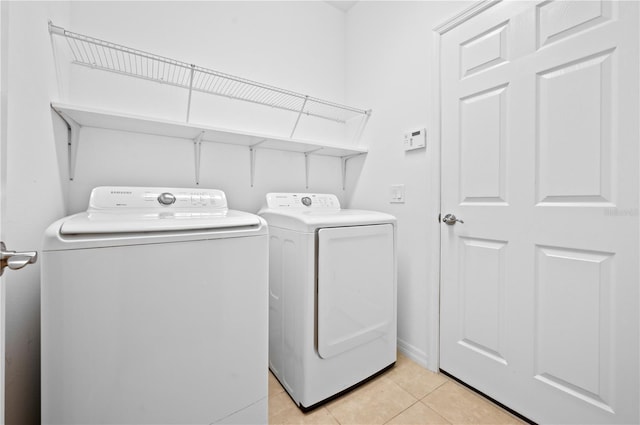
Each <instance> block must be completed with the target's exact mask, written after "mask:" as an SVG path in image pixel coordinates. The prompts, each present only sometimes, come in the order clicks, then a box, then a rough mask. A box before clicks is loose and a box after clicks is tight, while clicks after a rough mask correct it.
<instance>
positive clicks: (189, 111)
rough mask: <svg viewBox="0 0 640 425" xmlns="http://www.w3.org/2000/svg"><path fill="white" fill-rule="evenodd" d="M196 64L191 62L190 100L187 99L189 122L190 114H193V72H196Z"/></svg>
mask: <svg viewBox="0 0 640 425" xmlns="http://www.w3.org/2000/svg"><path fill="white" fill-rule="evenodd" d="M195 69H196V66H195V65H193V64H191V76H190V77H189V100H187V122H189V116H190V115H191V94H192V93H193V74H194V73H195Z"/></svg>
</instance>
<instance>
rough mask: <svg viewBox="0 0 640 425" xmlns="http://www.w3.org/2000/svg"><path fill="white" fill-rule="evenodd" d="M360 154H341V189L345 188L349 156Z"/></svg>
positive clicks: (358, 154) (353, 156)
mask: <svg viewBox="0 0 640 425" xmlns="http://www.w3.org/2000/svg"><path fill="white" fill-rule="evenodd" d="M360 155H362V154H361V153H356V154H353V155H346V156H341V157H340V161H342V190H345V188H346V186H347V162H348V161H349V160H350V159H351V158H355V157H356V156H360Z"/></svg>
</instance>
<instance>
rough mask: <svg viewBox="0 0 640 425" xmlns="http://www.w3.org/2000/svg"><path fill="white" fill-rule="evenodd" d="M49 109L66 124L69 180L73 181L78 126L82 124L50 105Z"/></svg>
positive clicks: (78, 138)
mask: <svg viewBox="0 0 640 425" xmlns="http://www.w3.org/2000/svg"><path fill="white" fill-rule="evenodd" d="M51 109H53V111H54V112H55V113H56V114H57V115H58V116H59V117H60V119H62V121H64V123H65V124H66V125H67V163H68V167H69V169H68V172H69V180H70V181H73V179H74V177H75V172H76V158H77V156H78V144H79V140H80V128H82V126H81V125H80V124H78V123H77V122H76V121H75V120H74V119H73V118H71V117H70V116H68V115H67V114H65V113H64V112H61V111H58V110H57V109H56V108H54V107H53V106H51Z"/></svg>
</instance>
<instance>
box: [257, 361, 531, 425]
mask: <svg viewBox="0 0 640 425" xmlns="http://www.w3.org/2000/svg"><path fill="white" fill-rule="evenodd" d="M523 423H524V422H522V421H521V420H519V419H518V418H516V417H514V416H512V415H511V414H509V413H508V412H506V411H505V410H503V409H501V408H500V407H498V406H496V405H495V404H493V403H491V402H490V401H488V400H486V399H484V398H483V397H480V396H479V395H477V394H475V393H474V392H472V391H470V390H468V389H467V388H465V387H463V386H462V385H460V384H458V383H456V382H455V381H453V380H451V379H449V378H447V377H446V376H444V375H441V374H437V373H433V372H430V371H428V370H426V369H424V368H422V367H421V366H419V365H418V364H416V363H414V362H413V361H411V360H409V359H408V358H407V357H405V356H403V355H402V354H400V353H398V360H397V362H396V365H395V367H393V368H392V369H390V370H388V371H387V372H385V373H384V374H382V375H380V376H378V377H377V378H375V379H373V380H371V381H369V382H368V383H366V384H364V385H362V386H360V387H358V388H356V389H354V390H353V391H351V392H349V393H347V394H345V395H343V396H342V397H340V398H338V399H336V400H333V401H331V402H329V403H327V404H325V405H322V406H320V407H318V408H316V409H314V410H313V411H311V412H309V413H306V414H305V413H302V411H300V409H299V408H298V407H297V406H296V405H295V404H294V403H293V401H292V400H291V398H290V397H289V395H288V394H287V393H286V392H285V391H284V389H283V388H282V386H281V385H280V383H279V382H278V380H277V379H276V378H275V377H274V376H273V375H272V374H271V373H269V424H271V425H275V424H282V425H284V424H341V425H346V424H363V425H378V424H379V425H382V424H394V425H396V424H397V425H400V424H412V425H427V424H523Z"/></svg>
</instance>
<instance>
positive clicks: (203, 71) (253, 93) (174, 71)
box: [49, 22, 371, 137]
mask: <svg viewBox="0 0 640 425" xmlns="http://www.w3.org/2000/svg"><path fill="white" fill-rule="evenodd" d="M49 33H50V34H52V35H57V36H61V37H63V38H64V39H66V44H67V46H68V47H69V50H70V52H71V56H72V58H73V59H72V62H73V63H74V64H77V65H82V66H87V67H90V68H94V69H101V70H105V71H110V72H115V73H118V74H123V75H128V76H133V77H136V78H141V79H145V80H150V81H155V82H158V83H162V84H169V85H172V86H176V87H182V88H185V89H188V90H189V102H188V105H187V121H189V112H190V108H191V94H192V92H193V91H197V92H202V93H208V94H213V95H217V96H223V97H226V98H230V99H236V100H242V101H245V102H251V103H256V104H260V105H265V106H270V107H272V108H278V109H283V110H287V111H291V112H295V113H297V114H298V116H297V119H296V122H295V125H294V128H293V131H292V132H291V136H290V137H293V133H294V132H295V129H296V127H297V125H298V122H299V120H300V117H301V116H302V115H307V116H313V117H317V118H323V119H327V120H331V121H335V122H338V123H346V122H347V121H350V120H351V119H354V118H357V117H361V118H363V124H362V127H364V122H366V119H367V118H368V117H369V115H370V113H371V111H370V110H365V109H358V108H353V107H351V106H346V105H341V104H339V103H335V102H330V101H326V100H322V99H318V98H315V97H311V96H307V95H304V94H301V93H297V92H294V91H291V90H286V89H282V88H279V87H275V86H271V85H267V84H263V83H259V82H256V81H252V80H249V79H246V78H242V77H238V76H234V75H231V74H226V73H223V72H219V71H215V70H212V69H207V68H203V67H200V66H197V65H194V64H189V63H186V62H181V61H178V60H175V59H171V58H167V57H163V56H159V55H156V54H153V53H148V52H144V51H141V50H137V49H132V48H130V47H126V46H122V45H119V44H115V43H111V42H108V41H104V40H100V39H97V38H94V37H90V36H87V35H82V34H78V33H74V32H71V31H68V30H66V29H64V28H62V27H59V26H55V25H53V23H51V22H49ZM360 132H361V131H360Z"/></svg>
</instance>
